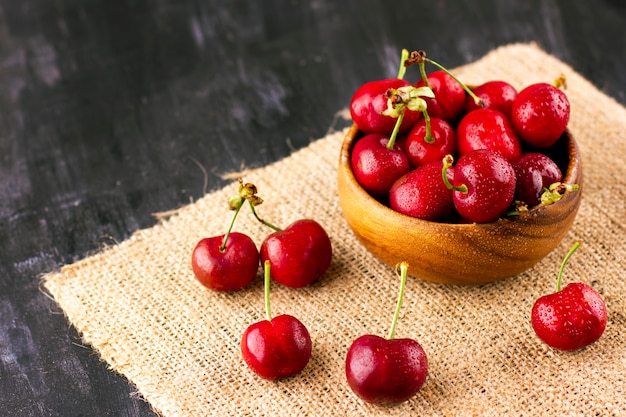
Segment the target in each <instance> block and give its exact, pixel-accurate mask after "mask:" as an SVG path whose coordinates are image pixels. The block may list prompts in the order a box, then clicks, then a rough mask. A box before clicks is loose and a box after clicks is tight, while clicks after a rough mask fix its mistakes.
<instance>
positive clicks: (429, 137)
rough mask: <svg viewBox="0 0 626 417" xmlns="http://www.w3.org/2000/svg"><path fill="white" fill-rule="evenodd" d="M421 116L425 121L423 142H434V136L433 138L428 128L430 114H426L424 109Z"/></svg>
mask: <svg viewBox="0 0 626 417" xmlns="http://www.w3.org/2000/svg"><path fill="white" fill-rule="evenodd" d="M422 116H424V122H425V123H426V134H425V135H424V142H426V143H435V138H433V135H432V130H431V129H430V116H429V115H428V111H427V110H424V111H423V112H422Z"/></svg>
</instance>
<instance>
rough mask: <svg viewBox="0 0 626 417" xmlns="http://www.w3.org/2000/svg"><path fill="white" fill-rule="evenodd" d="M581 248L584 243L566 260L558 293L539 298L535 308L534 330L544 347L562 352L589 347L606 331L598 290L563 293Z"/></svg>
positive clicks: (578, 286)
mask: <svg viewBox="0 0 626 417" xmlns="http://www.w3.org/2000/svg"><path fill="white" fill-rule="evenodd" d="M580 245H581V242H580V241H577V242H575V243H574V245H573V246H572V248H571V249H570V250H569V252H568V253H567V255H566V256H565V258H564V259H563V263H562V264H561V269H560V270H559V275H558V278H557V286H556V292H555V293H552V294H548V295H544V296H542V297H540V298H538V299H537V301H536V302H535V304H534V305H533V308H532V313H531V322H532V326H533V330H534V331H535V333H536V334H537V336H538V337H539V338H540V339H541V340H542V341H543V342H544V343H546V344H547V345H548V346H551V347H553V348H555V349H559V350H576V349H581V348H583V347H586V346H589V345H591V344H592V343H594V342H596V341H597V340H598V339H599V338H600V337H601V336H602V334H603V333H604V329H605V328H606V322H607V310H606V305H605V304H604V300H603V299H602V297H601V296H600V294H598V292H597V291H596V290H594V289H593V288H592V287H590V286H589V285H587V284H584V283H582V282H575V283H570V284H568V285H567V286H566V287H565V288H563V289H561V279H562V275H563V270H564V269H565V265H566V263H567V261H568V260H569V258H570V257H571V256H572V254H573V253H574V251H575V250H576V249H577V248H578V247H579V246H580Z"/></svg>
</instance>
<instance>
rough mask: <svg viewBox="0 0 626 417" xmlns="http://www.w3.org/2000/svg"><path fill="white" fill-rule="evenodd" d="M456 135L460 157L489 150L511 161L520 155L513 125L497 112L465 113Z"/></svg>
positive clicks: (520, 149)
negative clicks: (477, 151)
mask: <svg viewBox="0 0 626 417" xmlns="http://www.w3.org/2000/svg"><path fill="white" fill-rule="evenodd" d="M456 133H457V139H458V144H457V146H458V149H459V154H460V155H465V154H467V153H469V152H471V151H475V150H477V149H489V150H492V151H496V152H499V153H500V154H501V155H502V156H504V157H505V158H506V159H507V160H509V161H512V160H514V159H516V158H517V157H519V156H520V155H521V154H522V145H521V143H520V141H519V139H518V138H517V134H516V133H515V130H514V129H513V125H512V124H511V122H510V121H509V119H508V117H506V116H505V115H504V114H503V113H500V112H499V111H497V110H493V109H478V110H474V111H472V112H470V113H467V114H466V115H465V116H464V117H463V119H461V121H460V122H459V126H458V127H457V131H456Z"/></svg>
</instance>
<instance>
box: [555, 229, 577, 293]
mask: <svg viewBox="0 0 626 417" xmlns="http://www.w3.org/2000/svg"><path fill="white" fill-rule="evenodd" d="M581 244H582V242H581V241H580V240H577V241H576V242H574V244H573V245H572V247H571V248H570V250H569V252H567V255H565V258H563V262H561V268H560V269H559V275H558V277H557V279H556V292H559V291H561V282H562V277H563V270H564V269H565V265H566V264H567V261H569V258H571V257H572V255H573V254H574V252H576V249H578V247H579V246H580V245H581Z"/></svg>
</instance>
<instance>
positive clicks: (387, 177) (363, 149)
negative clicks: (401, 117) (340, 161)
mask: <svg viewBox="0 0 626 417" xmlns="http://www.w3.org/2000/svg"><path fill="white" fill-rule="evenodd" d="M390 143H391V146H390V145H389V144H390ZM350 162H351V166H352V171H353V172H354V177H355V178H356V180H357V182H358V183H359V184H360V185H361V187H363V189H364V190H365V191H367V192H368V193H370V194H371V195H373V196H376V197H382V196H385V195H387V193H389V189H390V188H391V186H392V185H393V183H394V182H395V181H396V180H397V179H398V178H400V177H401V176H402V175H404V174H406V173H407V172H409V170H410V165H409V159H408V158H407V156H406V154H405V153H404V152H402V150H401V149H400V146H398V145H397V144H395V143H393V142H392V141H391V139H390V138H389V136H388V135H383V134H380V133H370V134H368V135H365V136H363V137H362V138H360V139H359V140H358V141H357V142H356V144H355V145H354V148H353V149H352V155H351V156H350Z"/></svg>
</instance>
